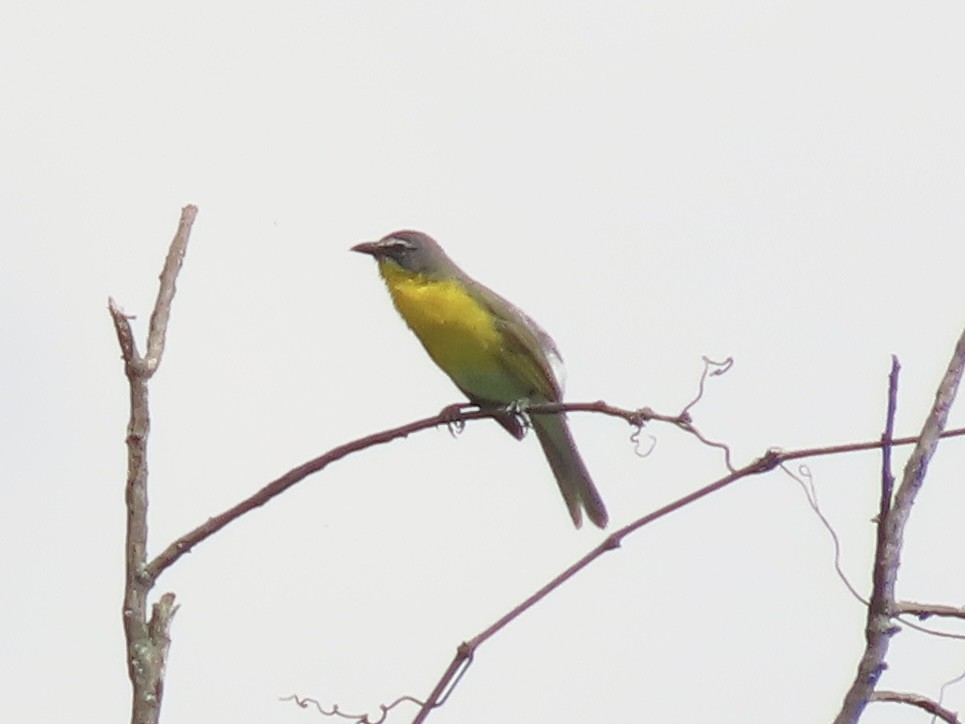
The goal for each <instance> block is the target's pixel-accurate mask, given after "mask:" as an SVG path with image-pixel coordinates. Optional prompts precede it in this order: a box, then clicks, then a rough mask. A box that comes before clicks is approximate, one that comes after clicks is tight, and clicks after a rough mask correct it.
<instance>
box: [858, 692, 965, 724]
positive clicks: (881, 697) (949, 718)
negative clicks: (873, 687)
mask: <svg viewBox="0 0 965 724" xmlns="http://www.w3.org/2000/svg"><path fill="white" fill-rule="evenodd" d="M871 701H890V702H895V703H898V704H908V705H910V706H917V707H918V708H919V709H924V710H925V711H927V712H928V713H929V714H932V715H934V716H936V717H938V718H939V719H941V720H942V721H944V722H948V724H961V721H960V720H959V718H958V714H956V713H955V712H953V711H949V710H948V709H946V708H945V707H943V706H942V705H941V704H939V703H938V702H937V701H932V700H931V699H929V698H928V697H925V696H921V695H920V694H909V693H906V692H901V691H873V692H871Z"/></svg>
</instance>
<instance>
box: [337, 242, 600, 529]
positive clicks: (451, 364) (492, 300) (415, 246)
mask: <svg viewBox="0 0 965 724" xmlns="http://www.w3.org/2000/svg"><path fill="white" fill-rule="evenodd" d="M352 251H357V252H360V253H362V254H369V255H370V256H373V257H375V260H376V261H377V262H378V265H379V273H380V274H381V275H382V279H383V280H384V281H385V284H386V286H387V287H388V289H389V294H390V295H391V297H392V302H393V303H394V304H395V308H396V309H397V310H398V311H399V314H401V315H402V319H404V320H405V323H406V324H407V325H408V326H409V329H411V330H412V331H413V332H414V333H415V335H416V337H418V338H419V341H420V342H422V346H423V347H425V349H426V352H428V353H429V356H430V357H432V359H433V361H434V362H435V363H436V364H437V365H439V367H440V368H441V369H442V371H443V372H445V373H446V374H447V375H449V377H450V378H451V379H452V381H453V382H455V383H456V386H457V387H458V388H459V389H460V390H462V391H463V392H464V393H465V394H466V395H467V396H468V397H469V400H470V401H471V402H473V403H474V404H477V405H479V406H480V407H484V408H490V409H491V408H494V407H504V408H507V412H506V414H505V415H500V416H498V417H497V418H496V419H497V421H498V422H499V423H500V424H501V425H502V426H503V427H505V428H506V429H507V430H508V431H509V432H510V434H512V435H513V436H515V437H516V438H521V437H522V436H523V432H524V431H523V429H522V427H521V426H520V424H519V421H518V420H517V418H516V416H515V415H514V414H512V411H511V410H509V408H508V406H510V405H514V404H526V403H530V404H539V403H544V402H560V401H562V397H563V374H562V371H563V361H562V358H561V357H560V353H559V351H558V350H557V349H556V344H555V343H554V342H553V339H552V338H551V337H550V336H549V335H548V334H547V333H546V332H544V331H543V329H542V328H541V327H540V326H539V325H538V324H536V322H534V321H533V320H532V319H531V318H530V317H529V316H527V315H526V314H525V313H524V312H523V311H521V310H520V309H518V308H517V307H515V306H514V305H513V304H511V303H510V302H508V301H507V300H505V299H503V298H502V297H501V296H499V295H498V294H496V292H494V291H492V290H491V289H489V288H487V287H485V286H483V285H482V284H480V283H479V282H477V281H476V280H475V279H473V278H472V277H470V276H469V275H468V274H466V273H465V272H464V271H462V269H460V268H459V267H458V266H456V264H455V263H454V262H453V261H452V260H451V259H450V258H449V257H448V256H447V255H446V253H445V252H444V251H443V250H442V247H440V246H439V244H437V243H436V242H435V240H433V239H432V238H431V237H429V236H427V235H426V234H423V233H421V232H418V231H396V232H394V233H392V234H389V235H388V236H385V237H383V238H382V239H380V240H379V241H373V242H366V243H364V244H357V245H356V246H353V247H352ZM529 418H530V423H531V424H532V426H533V430H535V432H536V437H537V439H538V440H539V442H540V445H541V446H542V448H543V452H544V453H545V455H546V459H547V460H548V461H549V464H550V468H552V470H553V475H555V476H556V482H557V483H558V484H559V487H560V492H561V493H562V494H563V500H564V501H566V507H567V508H568V509H569V511H570V517H572V518H573V523H574V525H576V527H577V528H579V527H580V525H581V524H582V522H583V512H584V511H585V512H586V515H587V517H588V518H589V519H590V520H591V521H593V523H594V524H596V525H597V526H599V527H600V528H603V527H605V526H606V524H607V520H608V516H607V512H606V507H605V506H604V505H603V500H602V499H601V498H600V494H599V493H598V492H597V490H596V486H594V485H593V479H592V478H591V477H590V473H589V472H588V471H587V469H586V465H585V464H584V463H583V459H582V458H581V457H580V453H579V451H578V450H577V449H576V443H574V442H573V436H572V435H571V434H570V429H569V425H568V424H567V421H566V416H565V415H563V414H561V413H530V415H529Z"/></svg>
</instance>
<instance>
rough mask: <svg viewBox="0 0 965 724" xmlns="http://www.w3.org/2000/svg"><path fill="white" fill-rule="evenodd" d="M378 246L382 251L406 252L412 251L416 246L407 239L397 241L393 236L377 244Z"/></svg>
mask: <svg viewBox="0 0 965 724" xmlns="http://www.w3.org/2000/svg"><path fill="white" fill-rule="evenodd" d="M379 246H381V247H382V248H383V249H405V250H407V251H412V250H413V249H415V248H416V245H415V244H413V243H412V242H411V241H409V240H408V239H399V238H398V237H395V236H393V237H390V238H388V239H386V240H385V241H383V242H382V243H381V244H379Z"/></svg>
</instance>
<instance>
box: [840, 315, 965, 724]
mask: <svg viewBox="0 0 965 724" xmlns="http://www.w3.org/2000/svg"><path fill="white" fill-rule="evenodd" d="M895 365H897V363H894V364H893V375H892V379H895V378H896V376H897V372H896V371H894V366H895ZM963 370H965V332H963V333H962V335H961V336H960V337H959V338H958V343H957V344H956V346H955V352H954V353H953V354H952V359H951V361H950V362H949V364H948V369H947V371H946V372H945V375H944V377H943V378H942V381H941V383H940V384H939V386H938V392H937V393H936V394H935V403H934V405H933V406H932V409H931V412H929V414H928V418H927V419H926V421H925V425H924V427H923V428H922V433H921V437H920V439H919V441H918V443H917V444H916V445H915V449H914V450H913V451H912V453H911V457H910V458H909V459H908V463H907V464H906V465H905V471H904V474H903V475H902V480H901V485H900V486H899V487H898V492H897V493H896V494H895V496H894V501H893V502H891V501H890V495H889V496H888V498H889V500H885V499H884V498H885V492H888V493H890V490H888V491H883V493H882V504H881V508H882V512H880V513H879V520H878V542H877V547H876V550H875V563H874V573H873V576H872V579H873V586H872V593H871V600H870V603H869V605H868V618H867V624H866V626H865V639H866V645H865V651H864V654H863V655H862V657H861V661H860V662H859V663H858V671H857V674H856V675H855V679H854V681H853V682H852V684H851V687H850V689H849V690H848V692H847V694H846V695H845V698H844V703H843V704H842V707H841V711H840V712H839V713H838V716H837V717H836V718H835V724H853V723H854V722H857V721H858V719H859V718H860V716H861V713H862V712H863V711H864V708H865V706H867V703H868V701H869V699H870V696H871V694H872V692H873V691H874V688H875V685H876V684H877V683H878V679H879V678H880V677H881V674H882V672H883V671H884V670H885V667H886V664H885V656H886V655H887V653H888V646H889V643H890V641H891V637H892V636H893V635H894V634H895V632H896V631H897V630H898V628H897V626H896V625H895V624H894V622H893V620H892V617H893V616H894V613H895V583H896V581H897V578H898V568H899V567H900V565H901V549H902V545H903V542H904V530H905V525H906V523H907V522H908V517H909V515H910V514H911V507H912V505H913V504H914V502H915V497H916V496H917V494H918V491H919V490H921V486H922V483H923V482H924V479H925V472H926V471H927V470H928V463H929V462H930V460H931V458H932V455H934V453H935V450H936V448H937V447H938V441H939V440H940V439H941V437H942V432H943V430H944V428H945V424H946V422H947V420H948V412H949V410H950V409H951V406H952V402H953V401H954V400H955V393H956V392H957V391H958V385H959V383H960V382H961V378H962V372H963ZM891 407H892V406H891V404H890V403H889V411H890V410H891ZM884 437H885V438H887V437H888V435H887V434H886V435H885V436H884ZM883 444H884V446H885V447H888V446H890V445H891V444H893V441H890V442H886V443H883ZM885 473H886V474H885V475H884V476H883V481H884V486H883V487H886V488H887V487H888V476H887V471H885Z"/></svg>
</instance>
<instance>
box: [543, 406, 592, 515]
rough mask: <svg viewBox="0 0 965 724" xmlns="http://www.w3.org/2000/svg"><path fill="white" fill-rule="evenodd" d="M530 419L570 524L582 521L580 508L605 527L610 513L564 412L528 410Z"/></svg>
mask: <svg viewBox="0 0 965 724" xmlns="http://www.w3.org/2000/svg"><path fill="white" fill-rule="evenodd" d="M530 420H531V422H532V424H533V429H534V430H535V431H536V437H537V438H538V439H539V444H540V445H542V447H543V452H544V453H545V454H546V459H547V460H548V461H549V464H550V467H551V468H552V469H553V475H555V476H556V482H557V484H558V485H559V486H560V492H561V493H562V494H563V500H565V501H566V507H567V508H569V511H570V517H571V518H572V519H573V524H574V525H575V526H576V527H577V528H579V527H580V525H582V523H583V511H584V510H585V511H586V515H587V517H588V518H589V519H590V520H591V521H593V524H594V525H596V526H597V527H599V528H605V527H606V524H607V521H608V520H609V516H608V515H607V512H606V506H604V505H603V500H602V499H601V498H600V494H599V493H598V492H597V490H596V486H595V485H593V479H592V478H591V477H590V473H589V472H588V471H587V469H586V465H584V464H583V458H581V457H580V453H579V451H578V450H577V449H576V443H575V442H573V436H572V435H571V434H570V428H569V425H567V423H566V416H565V415H562V414H553V415H547V414H543V415H537V414H531V415H530Z"/></svg>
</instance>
